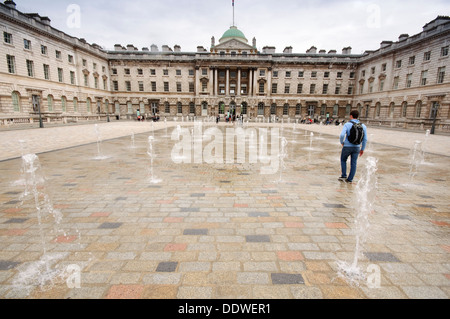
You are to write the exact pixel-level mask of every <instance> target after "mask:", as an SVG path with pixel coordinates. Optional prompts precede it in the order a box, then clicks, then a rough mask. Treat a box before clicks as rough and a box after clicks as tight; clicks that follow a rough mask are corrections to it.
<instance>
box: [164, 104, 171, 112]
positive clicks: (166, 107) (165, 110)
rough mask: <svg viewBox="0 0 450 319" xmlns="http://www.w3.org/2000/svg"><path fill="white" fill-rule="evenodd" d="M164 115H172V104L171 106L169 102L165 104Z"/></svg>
mask: <svg viewBox="0 0 450 319" xmlns="http://www.w3.org/2000/svg"><path fill="white" fill-rule="evenodd" d="M164 113H166V114H170V104H169V102H164Z"/></svg>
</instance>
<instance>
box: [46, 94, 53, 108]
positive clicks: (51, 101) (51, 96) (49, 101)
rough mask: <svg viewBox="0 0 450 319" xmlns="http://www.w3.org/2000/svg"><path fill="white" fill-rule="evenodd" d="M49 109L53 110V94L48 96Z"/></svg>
mask: <svg viewBox="0 0 450 319" xmlns="http://www.w3.org/2000/svg"><path fill="white" fill-rule="evenodd" d="M47 104H48V111H49V112H53V95H48V96H47Z"/></svg>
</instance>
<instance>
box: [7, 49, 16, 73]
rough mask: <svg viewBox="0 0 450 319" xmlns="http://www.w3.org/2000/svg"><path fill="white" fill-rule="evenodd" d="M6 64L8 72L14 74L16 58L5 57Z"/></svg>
mask: <svg viewBox="0 0 450 319" xmlns="http://www.w3.org/2000/svg"><path fill="white" fill-rule="evenodd" d="M6 62H7V64H8V72H9V73H11V74H14V73H16V58H15V57H14V56H12V55H9V54H8V55H6Z"/></svg>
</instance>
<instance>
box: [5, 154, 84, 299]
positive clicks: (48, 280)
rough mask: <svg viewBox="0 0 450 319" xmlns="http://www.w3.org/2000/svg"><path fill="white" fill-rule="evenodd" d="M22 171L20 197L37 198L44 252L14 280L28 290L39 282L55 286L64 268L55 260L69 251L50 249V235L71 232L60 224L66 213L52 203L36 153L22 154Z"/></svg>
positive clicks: (25, 198)
mask: <svg viewBox="0 0 450 319" xmlns="http://www.w3.org/2000/svg"><path fill="white" fill-rule="evenodd" d="M22 175H23V178H24V180H25V189H24V192H23V194H22V195H21V197H20V200H21V201H22V203H23V202H24V201H25V200H27V199H28V198H29V197H30V199H31V200H33V201H34V206H35V209H36V217H37V221H38V229H39V237H40V245H41V248H42V256H41V258H40V259H39V260H38V261H34V262H29V263H27V264H24V265H22V266H21V267H19V268H18V271H19V273H18V274H17V276H16V278H15V279H14V281H13V285H14V289H19V290H21V289H22V290H23V289H25V291H29V290H30V289H33V288H34V287H36V286H40V287H41V289H43V288H44V286H49V285H50V286H52V285H53V284H54V283H55V281H56V280H57V279H58V278H59V277H61V275H62V274H63V273H62V271H61V270H60V269H55V268H54V267H53V264H54V263H56V262H57V261H58V260H59V259H61V258H63V257H64V256H66V255H68V253H60V252H59V253H49V252H48V245H47V240H48V237H49V236H52V237H57V235H60V236H63V237H68V233H67V232H66V231H65V230H63V229H62V228H61V227H60V224H61V221H62V218H63V215H62V213H61V212H60V211H59V210H57V209H55V208H54V206H53V203H52V200H51V198H50V196H49V193H48V191H47V190H46V187H45V176H44V174H43V173H42V168H41V165H40V162H39V158H38V156H37V155H36V154H26V155H24V156H22ZM49 224H50V225H51V226H53V229H51V228H49V227H48V226H47V225H49ZM76 233H77V236H76V237H78V239H80V233H79V231H78V230H76ZM55 243H56V241H55Z"/></svg>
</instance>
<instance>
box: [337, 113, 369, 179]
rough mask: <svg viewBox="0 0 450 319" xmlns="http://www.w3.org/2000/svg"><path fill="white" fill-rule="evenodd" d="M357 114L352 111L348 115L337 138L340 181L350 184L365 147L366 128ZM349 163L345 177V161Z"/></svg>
mask: <svg viewBox="0 0 450 319" xmlns="http://www.w3.org/2000/svg"><path fill="white" fill-rule="evenodd" d="M358 118H359V112H358V111H356V110H354V111H352V112H351V113H350V121H348V122H347V123H346V124H345V125H344V127H343V129H342V132H341V135H340V137H339V139H340V142H341V145H342V153H341V173H342V174H341V177H339V180H340V181H343V182H346V183H350V184H351V183H352V182H353V179H354V177H355V175H356V170H357V166H358V158H359V157H361V156H363V154H364V151H365V149H366V145H367V127H366V126H365V125H364V124H362V123H361V122H360V121H359V119H358ZM349 157H350V158H351V161H350V174H349V175H347V160H348V158H349Z"/></svg>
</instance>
